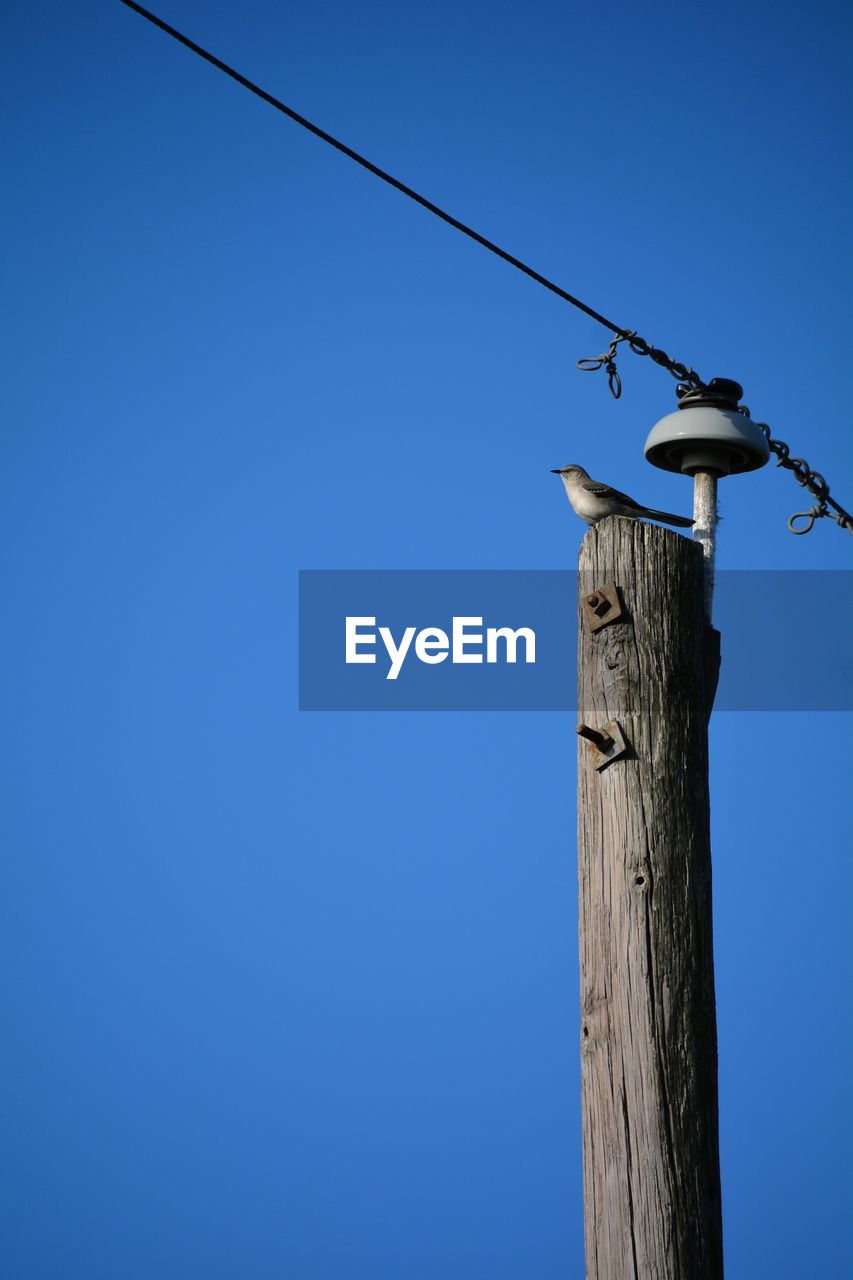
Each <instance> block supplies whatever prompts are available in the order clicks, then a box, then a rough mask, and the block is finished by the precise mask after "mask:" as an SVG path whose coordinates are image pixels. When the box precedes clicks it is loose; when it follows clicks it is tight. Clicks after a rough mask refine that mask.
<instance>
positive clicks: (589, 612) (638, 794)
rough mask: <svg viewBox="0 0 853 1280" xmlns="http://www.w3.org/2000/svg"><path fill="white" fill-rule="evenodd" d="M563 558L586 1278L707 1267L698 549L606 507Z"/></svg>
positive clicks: (708, 973) (719, 1267) (716, 1253)
mask: <svg viewBox="0 0 853 1280" xmlns="http://www.w3.org/2000/svg"><path fill="white" fill-rule="evenodd" d="M579 570H580V573H579V593H580V602H579V614H580V618H579V643H578V655H579V669H578V706H579V719H580V720H581V722H582V725H581V726H580V727H579V732H581V731H583V732H584V733H586V735H587V740H584V738H583V737H581V738H580V739H579V741H578V748H579V753H578V879H579V886H580V972H581V1063H582V1107H583V1166H584V1225H585V1240H586V1274H587V1277H588V1280H720V1278H721V1277H722V1274H723V1261H722V1219H721V1206H720V1171H719V1148H718V1134H717V1038H716V1017H715V1006H714V969H713V951H712V935H711V849H710V834H709V799H708V741H707V720H708V712H709V706H710V701H711V698H712V696H713V690H712V689H711V688H710V687H706V685H708V686H709V685H710V684H711V683H713V674H710V675H706V670H708V671H711V672H712V664H711V665H710V666H709V663H708V658H707V652H708V650H707V637H706V624H705V616H704V609H703V591H704V580H703V579H704V575H703V549H702V546H701V544H700V543H697V542H693V541H690V540H689V539H688V538H685V537H682V536H681V535H679V534H676V533H672V532H670V531H669V530H667V529H662V528H659V527H658V526H656V525H652V524H647V523H643V522H641V521H637V520H627V519H623V518H621V517H618V516H617V517H611V518H609V519H606V520H603V521H602V522H601V523H599V524H598V525H596V526H595V527H594V528H592V529H591V530H590V532H589V533H588V534H587V535H586V537H585V538H584V541H583V545H582V547H581V552H580V560H579ZM611 583H615V584H616V588H617V590H616V592H615V593H614V592H613V591H612V588H611V590H610V591H609V592H608V591H607V590H606V589H607V587H608V584H611ZM608 596H609V600H608ZM590 597H592V599H590ZM614 613H616V614H620V613H621V616H618V617H616V619H615V620H614V621H610V620H609V616H610V617H612V616H613V614H614ZM589 731H591V733H592V735H596V734H597V735H598V736H597V737H595V736H592V737H590V733H589Z"/></svg>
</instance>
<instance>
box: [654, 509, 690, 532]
mask: <svg viewBox="0 0 853 1280" xmlns="http://www.w3.org/2000/svg"><path fill="white" fill-rule="evenodd" d="M646 518H647V519H648V520H662V521H663V523H664V524H676V525H678V527H679V529H689V528H690V527H691V526H692V524H693V521H692V520H688V519H687V517H686V516H671V515H670V514H669V512H668V511H651V510H649V509H647V510H646Z"/></svg>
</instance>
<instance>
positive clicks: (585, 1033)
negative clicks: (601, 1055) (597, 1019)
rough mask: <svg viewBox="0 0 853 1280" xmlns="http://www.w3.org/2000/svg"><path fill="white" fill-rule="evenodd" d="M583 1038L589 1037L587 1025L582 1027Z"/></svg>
mask: <svg viewBox="0 0 853 1280" xmlns="http://www.w3.org/2000/svg"><path fill="white" fill-rule="evenodd" d="M583 1038H584V1040H587V1039H589V1027H584V1029H583Z"/></svg>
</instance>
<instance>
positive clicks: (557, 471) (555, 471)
mask: <svg viewBox="0 0 853 1280" xmlns="http://www.w3.org/2000/svg"><path fill="white" fill-rule="evenodd" d="M562 474H563V470H562V468H561V467H552V468H551V475H552V476H561V475H562Z"/></svg>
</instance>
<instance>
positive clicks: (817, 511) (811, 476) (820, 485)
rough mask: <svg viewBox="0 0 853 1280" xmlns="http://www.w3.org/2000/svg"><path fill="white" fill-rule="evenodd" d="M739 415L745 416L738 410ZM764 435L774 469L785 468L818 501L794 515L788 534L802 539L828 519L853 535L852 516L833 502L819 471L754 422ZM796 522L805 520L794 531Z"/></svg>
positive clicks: (762, 426) (782, 441) (747, 412)
mask: <svg viewBox="0 0 853 1280" xmlns="http://www.w3.org/2000/svg"><path fill="white" fill-rule="evenodd" d="M741 412H744V408H743V406H741ZM746 416H747V417H749V410H748V409H747V410H746ZM755 425H756V426H757V427H759V428H760V430H761V431H763V432H764V436H765V438H766V440H767V443H768V445H769V446H770V449H771V452H773V453H775V454H776V457H777V458H778V459H779V461H778V462H777V463H776V466H777V467H784V468H785V469H786V470H787V471H793V473H794V478H795V479H796V481H797V483H798V484H801V485H802V486H803V488H804V489H808V491H809V493H810V494H811V495H812V496H813V497H815V498H817V502H816V503H815V505H814V506H813V507H809V508H808V510H807V511H795V512H794V514H793V515H792V516H791V517H790V519H789V520H788V528H789V529H790V531H791V533H795V534H798V535H802V534H804V533H810V532H811V531H812V529H813V528H814V523H815V521H816V520H820V519H822V518H823V517H824V516H829V518H830V520H834V521H835V523H836V524H837V525H838V527H839V529H846V530H847V532H848V533H853V516H851V515H850V512H849V511H845V510H844V508H843V507H842V506H840V505H839V504H838V503H837V502H836V501H835V499H834V498H831V497H830V496H829V485H828V484H827V483H826V480H825V479H824V478H823V476H822V475H821V474H820V472H819V471H812V469H811V467H810V466H809V464H808V463H807V462H806V460H805V458H792V457H791V450H790V448H789V446H788V445H786V444H785V441H784V440H774V439H773V438H772V436H771V435H770V428H769V427H768V425H767V423H766V422H756V424H755ZM827 506H830V507H832V508H833V510H832V511H828V510H827ZM798 520H804V521H806V523H805V524H804V526H803V528H802V529H797V528H796V527H795V525H796V522H797V521H798Z"/></svg>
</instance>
